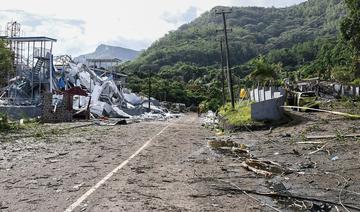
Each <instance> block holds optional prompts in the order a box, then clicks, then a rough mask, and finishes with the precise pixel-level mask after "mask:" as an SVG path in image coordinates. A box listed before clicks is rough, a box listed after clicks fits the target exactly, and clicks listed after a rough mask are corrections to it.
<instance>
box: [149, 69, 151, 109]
mask: <svg viewBox="0 0 360 212" xmlns="http://www.w3.org/2000/svg"><path fill="white" fill-rule="evenodd" d="M150 102H151V68H149V112H150V111H151V110H150Z"/></svg>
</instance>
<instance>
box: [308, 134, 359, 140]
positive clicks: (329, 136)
mask: <svg viewBox="0 0 360 212" xmlns="http://www.w3.org/2000/svg"><path fill="white" fill-rule="evenodd" d="M337 137H339V136H338V135H309V136H306V139H309V140H311V139H330V138H337ZM341 137H344V138H358V137H360V134H349V135H341Z"/></svg>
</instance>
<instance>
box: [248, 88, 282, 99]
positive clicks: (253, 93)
mask: <svg viewBox="0 0 360 212" xmlns="http://www.w3.org/2000/svg"><path fill="white" fill-rule="evenodd" d="M249 93H250V100H251V101H254V102H262V101H266V100H269V99H273V98H279V97H281V96H283V95H285V90H284V89H282V88H280V87H279V88H275V87H263V88H255V89H253V90H250V91H249Z"/></svg>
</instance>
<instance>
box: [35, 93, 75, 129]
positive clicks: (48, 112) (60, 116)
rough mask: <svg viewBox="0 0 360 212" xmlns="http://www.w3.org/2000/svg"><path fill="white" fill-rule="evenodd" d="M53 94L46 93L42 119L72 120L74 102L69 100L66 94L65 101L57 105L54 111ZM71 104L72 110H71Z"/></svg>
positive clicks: (49, 120) (49, 121) (47, 121)
mask: <svg viewBox="0 0 360 212" xmlns="http://www.w3.org/2000/svg"><path fill="white" fill-rule="evenodd" d="M52 96H53V94H51V93H45V94H44V100H43V114H42V117H41V120H42V121H43V122H46V123H58V122H71V121H72V118H73V114H72V103H71V102H69V98H68V96H67V95H64V98H63V101H62V102H61V103H60V104H59V105H58V106H57V108H56V111H55V112H54V106H53V105H52V104H53V98H52ZM69 105H71V110H70V111H69V108H68V107H69Z"/></svg>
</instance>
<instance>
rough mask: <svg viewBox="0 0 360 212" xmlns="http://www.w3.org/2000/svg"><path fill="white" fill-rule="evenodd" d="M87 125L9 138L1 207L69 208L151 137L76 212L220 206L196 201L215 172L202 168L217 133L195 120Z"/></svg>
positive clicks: (1, 159)
mask: <svg viewBox="0 0 360 212" xmlns="http://www.w3.org/2000/svg"><path fill="white" fill-rule="evenodd" d="M83 125H85V124H84V123H74V124H71V125H69V124H57V125H45V126H40V127H41V129H37V130H34V132H26V133H27V134H26V133H25V134H19V135H9V136H3V137H2V140H3V142H1V154H0V164H1V165H0V171H1V172H0V179H1V186H0V193H1V196H0V200H1V206H0V208H1V210H3V211H64V210H65V209H67V208H69V207H70V206H71V205H72V204H73V203H75V202H76V201H77V200H78V199H79V198H80V197H81V196H82V195H83V194H85V193H86V192H87V191H88V190H89V189H91V188H92V187H93V186H94V185H96V184H97V183H98V182H99V181H101V180H102V179H103V178H104V177H105V176H106V175H108V174H109V173H110V172H111V171H113V170H114V169H115V168H116V167H118V166H119V165H121V164H122V163H123V162H124V161H126V160H128V159H129V157H130V156H131V155H133V154H134V153H135V152H136V151H137V150H139V149H140V148H141V147H142V146H143V145H144V144H145V143H146V142H148V141H149V140H150V139H151V138H152V140H151V141H150V142H149V145H148V146H146V148H145V149H143V150H142V151H141V152H140V153H139V154H138V155H136V156H135V157H134V158H132V159H131V160H130V161H129V163H127V164H126V165H125V166H123V167H122V168H121V169H120V170H118V172H117V173H115V174H114V175H113V176H112V177H110V178H109V179H107V180H106V181H105V182H104V184H103V185H101V186H100V187H99V188H97V189H96V190H95V191H94V192H93V193H92V194H91V195H89V196H87V198H86V199H84V201H83V202H81V204H79V205H78V206H77V207H76V208H75V210H74V211H84V210H85V211H144V210H145V211H146V210H148V211H150V210H151V211H153V210H175V211H179V210H180V211H182V210H193V211H194V210H201V209H203V208H209V209H211V208H212V207H213V206H212V205H211V204H214V207H215V206H217V205H216V203H215V202H214V203H212V202H210V203H209V204H208V205H203V204H202V203H201V202H199V201H197V199H194V198H192V197H191V195H192V194H197V193H198V192H199V190H201V187H199V186H198V185H197V183H196V179H200V178H202V177H205V178H206V176H210V175H211V174H212V173H211V172H212V171H211V170H209V169H208V167H206V170H209V171H203V170H202V169H201V168H200V169H199V167H202V166H204V165H206V164H211V162H210V161H208V160H207V159H206V158H207V156H204V157H203V158H204V159H203V160H198V157H199V155H201V154H204V152H206V151H207V150H206V145H204V144H206V142H205V137H207V136H209V133H210V132H209V131H207V130H205V129H203V128H201V127H200V125H199V123H198V119H197V117H196V116H195V115H190V116H186V117H183V118H181V119H179V120H173V121H170V122H143V123H136V124H131V125H122V126H114V127H104V126H85V127H80V128H78V127H77V126H83ZM71 127H73V128H71ZM165 127H167V128H165ZM164 128H165V129H164ZM64 129H66V130H64ZM162 130H163V131H162ZM160 132H161V133H160ZM38 134H40V135H38ZM205 155H206V154H205ZM216 169H218V168H216ZM200 176H201V177H200Z"/></svg>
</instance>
